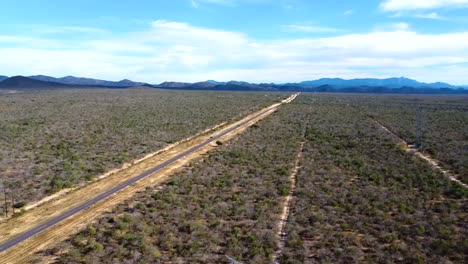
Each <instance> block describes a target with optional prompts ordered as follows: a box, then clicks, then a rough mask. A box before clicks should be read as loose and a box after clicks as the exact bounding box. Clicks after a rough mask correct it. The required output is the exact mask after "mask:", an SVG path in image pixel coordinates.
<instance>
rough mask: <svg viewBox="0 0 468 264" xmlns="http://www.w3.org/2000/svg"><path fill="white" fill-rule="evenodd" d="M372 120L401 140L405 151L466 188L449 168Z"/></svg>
mask: <svg viewBox="0 0 468 264" xmlns="http://www.w3.org/2000/svg"><path fill="white" fill-rule="evenodd" d="M372 121H373V122H374V123H375V124H376V125H377V126H379V127H380V128H381V129H383V130H385V131H386V132H387V133H389V134H391V135H392V136H393V137H395V138H396V139H398V140H399V141H400V142H401V145H402V147H403V149H404V150H405V151H406V152H409V153H412V154H414V155H416V156H418V157H419V158H421V159H423V160H425V161H427V163H429V164H430V165H431V166H432V167H433V168H434V169H436V170H438V171H440V172H441V173H442V174H443V175H444V176H446V177H447V178H449V179H450V180H451V181H453V182H455V183H457V184H460V185H461V186H463V187H465V188H468V185H467V184H465V183H463V182H461V181H460V180H459V179H458V178H457V176H456V174H455V173H453V172H451V171H449V170H446V169H444V168H442V167H441V166H440V162H439V161H438V160H435V159H433V158H432V157H430V156H429V155H427V154H424V153H422V152H420V151H419V150H417V149H415V148H414V147H413V146H411V145H409V144H408V142H406V141H405V140H404V139H402V138H401V137H400V136H398V135H397V134H395V133H393V132H392V131H390V130H389V129H388V128H387V127H385V126H384V125H382V124H381V123H379V122H378V121H376V120H374V119H372Z"/></svg>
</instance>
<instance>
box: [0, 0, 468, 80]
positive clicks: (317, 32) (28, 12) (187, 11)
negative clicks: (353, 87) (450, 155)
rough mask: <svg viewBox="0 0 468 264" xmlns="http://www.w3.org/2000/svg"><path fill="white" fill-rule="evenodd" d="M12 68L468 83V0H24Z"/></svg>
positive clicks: (2, 41)
mask: <svg viewBox="0 0 468 264" xmlns="http://www.w3.org/2000/svg"><path fill="white" fill-rule="evenodd" d="M1 9H2V11H1V13H2V15H1V16H0V25H1V26H0V75H8V76H12V75H36V74H45V75H51V76H55V77H62V76H66V75H75V76H85V77H91V78H100V79H109V80H120V79H124V78H128V79H132V80H138V81H145V82H149V83H159V82H162V81H167V80H172V81H190V82H194V81H203V80H208V79H214V80H219V81H228V80H243V81H251V82H278V83H281V82H293V81H303V80H311V79H318V78H322V77H341V78H347V79H349V78H361V77H376V78H386V77H400V76H405V77H409V78H414V79H417V80H420V81H425V82H434V81H444V82H449V83H452V84H465V85H466V84H468V0H356V1H343V0H327V1H322V0H320V1H319V0H171V1H168V0H167V1H166V0H164V1H163V0H132V1H128V0H112V1H110V0H109V1H95V0H80V1H63V0H48V1H36V0H15V1H4V2H3V3H1Z"/></svg>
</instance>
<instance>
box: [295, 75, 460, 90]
mask: <svg viewBox="0 0 468 264" xmlns="http://www.w3.org/2000/svg"><path fill="white" fill-rule="evenodd" d="M287 85H294V86H300V87H319V86H322V85H330V86H334V87H356V86H374V87H386V88H402V87H414V88H458V87H456V86H453V85H450V84H447V83H442V82H437V83H422V82H418V81H415V80H412V79H408V78H404V77H401V78H388V79H372V78H369V79H351V80H344V79H340V78H323V79H319V80H315V81H304V82H300V83H288V84H287Z"/></svg>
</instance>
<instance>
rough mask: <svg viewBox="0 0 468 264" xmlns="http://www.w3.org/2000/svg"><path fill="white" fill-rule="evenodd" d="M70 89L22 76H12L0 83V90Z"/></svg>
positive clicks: (65, 86)
mask: <svg viewBox="0 0 468 264" xmlns="http://www.w3.org/2000/svg"><path fill="white" fill-rule="evenodd" d="M60 88H71V86H70V85H67V84H63V83H56V82H47V81H40V80H34V79H31V78H28V77H24V76H14V77H10V78H8V79H5V80H3V81H2V82H0V89H12V90H24V89H60Z"/></svg>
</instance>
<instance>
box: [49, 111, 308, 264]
mask: <svg viewBox="0 0 468 264" xmlns="http://www.w3.org/2000/svg"><path fill="white" fill-rule="evenodd" d="M289 107H290V106H289V105H286V106H284V109H286V108H289ZM302 119H303V114H301V113H300V112H296V111H285V110H283V108H281V109H280V110H279V112H277V113H276V114H274V115H273V116H270V117H269V118H267V119H265V120H263V121H261V122H259V123H257V124H255V125H254V126H252V127H250V128H249V129H248V130H247V131H245V132H244V133H243V134H241V135H240V136H239V137H238V138H236V139H234V140H233V141H230V142H218V143H217V145H218V147H217V149H216V150H215V151H214V152H212V153H210V154H208V155H207V156H205V157H204V158H203V160H201V161H199V162H196V163H192V165H190V166H189V167H187V168H185V169H184V170H183V171H181V172H179V173H177V174H176V175H174V176H173V177H172V178H171V179H170V180H169V182H168V183H167V184H166V185H165V186H162V187H159V188H147V189H146V191H144V192H141V193H139V194H138V195H137V196H136V197H134V198H133V199H132V200H131V201H128V203H127V204H122V205H121V206H119V207H118V208H117V209H115V210H114V211H113V212H112V213H109V214H107V215H105V216H103V217H102V218H100V219H98V220H97V221H96V222H95V223H94V224H92V225H90V226H88V227H87V228H86V229H85V230H83V231H82V232H80V233H79V234H77V235H76V236H74V237H72V238H71V239H70V240H68V241H66V242H64V243H62V244H61V245H59V246H58V247H57V248H55V249H53V250H51V251H48V252H45V254H52V255H56V256H59V258H57V262H58V263H129V262H133V263H160V262H162V263H167V262H172V263H225V262H226V261H227V259H226V257H225V255H228V256H231V257H233V258H235V259H236V260H238V261H245V262H246V263H269V262H270V261H271V259H272V257H273V254H274V251H275V249H276V240H277V236H276V234H277V231H278V230H277V228H278V227H277V223H278V219H279V217H280V214H281V209H282V208H281V205H282V203H281V202H282V201H283V199H285V197H286V195H288V192H289V185H290V183H289V178H288V177H289V173H290V171H291V170H292V167H293V164H294V160H295V157H296V156H297V151H298V148H299V145H300V144H299V143H300V141H301V131H302V130H303V122H302Z"/></svg>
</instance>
